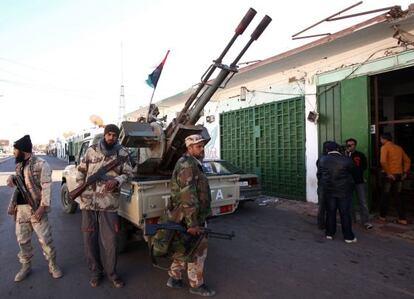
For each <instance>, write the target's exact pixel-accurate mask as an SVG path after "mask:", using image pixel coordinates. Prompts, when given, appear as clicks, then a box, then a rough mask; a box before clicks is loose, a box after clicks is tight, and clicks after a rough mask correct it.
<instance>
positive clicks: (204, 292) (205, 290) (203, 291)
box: [189, 284, 216, 297]
mask: <svg viewBox="0 0 414 299" xmlns="http://www.w3.org/2000/svg"><path fill="white" fill-rule="evenodd" d="M189 291H190V293H191V294H194V295H200V296H203V297H213V296H214V295H215V294H216V291H215V290H213V289H210V288H209V287H208V286H206V285H205V284H202V285H201V286H199V287H198V288H190V290H189Z"/></svg>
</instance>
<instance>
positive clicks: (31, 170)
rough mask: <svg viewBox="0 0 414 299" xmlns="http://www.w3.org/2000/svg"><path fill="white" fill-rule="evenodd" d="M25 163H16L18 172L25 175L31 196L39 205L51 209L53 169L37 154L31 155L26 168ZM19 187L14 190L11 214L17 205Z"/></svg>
mask: <svg viewBox="0 0 414 299" xmlns="http://www.w3.org/2000/svg"><path fill="white" fill-rule="evenodd" d="M22 166H23V163H22V162H20V163H17V164H16V174H17V175H20V176H23V177H24V182H25V185H26V188H27V190H28V191H29V193H30V195H31V197H32V198H33V200H34V201H35V202H36V204H37V205H39V206H44V207H46V208H47V209H46V211H47V212H48V211H49V210H50V199H51V186H52V170H51V169H50V166H49V164H48V163H47V162H46V161H45V160H43V159H41V158H38V157H36V156H35V155H31V156H30V158H29V159H28V161H27V162H26V164H25V166H24V169H23V167H22ZM16 199H17V188H16V190H15V191H14V193H13V195H12V197H11V201H10V204H9V208H8V213H9V214H11V213H12V211H13V210H14V208H15V206H16Z"/></svg>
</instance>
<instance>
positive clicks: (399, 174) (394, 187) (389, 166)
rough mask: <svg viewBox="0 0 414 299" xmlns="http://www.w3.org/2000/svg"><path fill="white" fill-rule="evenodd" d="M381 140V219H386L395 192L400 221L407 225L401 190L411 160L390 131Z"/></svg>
mask: <svg viewBox="0 0 414 299" xmlns="http://www.w3.org/2000/svg"><path fill="white" fill-rule="evenodd" d="M380 141H381V144H382V147H381V159H380V162H381V167H382V171H383V173H384V176H383V183H382V196H381V204H380V217H379V219H380V220H381V221H384V222H385V221H386V216H387V212H388V207H389V202H390V198H391V195H392V193H393V195H394V199H395V201H396V208H397V213H398V223H399V224H402V225H407V224H408V223H407V219H406V218H405V208H404V201H403V198H402V197H401V190H402V181H403V180H405V178H406V177H407V174H408V173H409V171H410V165H411V160H410V158H409V157H408V156H407V154H406V153H405V152H404V150H403V149H402V148H401V147H400V146H398V145H396V144H395V143H393V142H392V135H391V134H390V133H383V134H382V135H381V137H380Z"/></svg>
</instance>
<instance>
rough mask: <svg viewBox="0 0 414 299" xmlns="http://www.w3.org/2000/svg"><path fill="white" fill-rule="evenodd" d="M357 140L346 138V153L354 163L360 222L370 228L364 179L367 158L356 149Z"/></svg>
mask: <svg viewBox="0 0 414 299" xmlns="http://www.w3.org/2000/svg"><path fill="white" fill-rule="evenodd" d="M356 146H357V141H356V140H355V139H354V138H349V139H348V140H346V153H347V155H348V156H349V157H350V158H351V159H352V161H353V162H354V164H355V174H354V180H355V190H356V193H357V196H358V201H359V215H360V218H361V224H362V225H363V226H365V228H366V229H372V227H373V226H372V224H371V223H370V222H369V212H368V201H367V184H366V183H365V181H364V171H365V170H366V169H367V158H366V157H365V155H364V154H363V153H361V152H360V151H357V150H356Z"/></svg>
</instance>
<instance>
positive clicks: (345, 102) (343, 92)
mask: <svg viewBox="0 0 414 299" xmlns="http://www.w3.org/2000/svg"><path fill="white" fill-rule="evenodd" d="M318 112H319V121H318V132H319V153H320V152H321V151H322V144H323V143H324V142H325V141H327V140H335V141H336V142H337V143H339V144H345V140H346V139H348V138H354V139H356V140H357V141H358V145H357V150H359V151H361V152H363V153H364V154H365V155H366V157H367V159H368V161H370V155H369V148H370V145H369V143H370V133H369V124H370V110H369V78H368V77H367V76H361V77H356V78H353V79H349V80H343V81H341V82H337V83H334V84H330V85H326V86H320V87H318ZM365 178H366V179H367V181H368V182H369V181H370V169H369V167H368V170H367V171H366V172H365ZM368 191H369V193H370V184H368ZM369 204H370V205H371V200H369Z"/></svg>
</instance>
